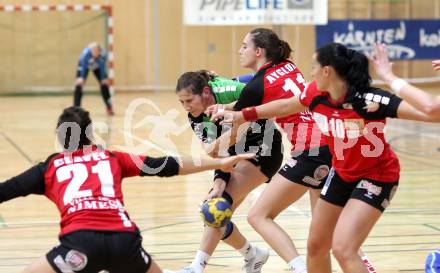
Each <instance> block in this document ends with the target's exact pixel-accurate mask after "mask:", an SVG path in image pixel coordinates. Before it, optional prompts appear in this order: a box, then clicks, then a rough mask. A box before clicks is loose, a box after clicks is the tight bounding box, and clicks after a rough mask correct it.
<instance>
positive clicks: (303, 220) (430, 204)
mask: <svg viewBox="0 0 440 273" xmlns="http://www.w3.org/2000/svg"><path fill="white" fill-rule="evenodd" d="M71 101H72V98H71V97H70V96H65V97H1V98H0V109H1V115H0V162H1V167H0V181H3V180H5V179H7V178H9V177H11V176H13V175H15V174H18V173H19V172H21V171H23V170H25V169H27V168H29V167H30V166H31V165H32V164H33V163H35V162H38V161H40V160H44V159H45V158H46V157H47V156H48V155H50V154H51V153H53V152H54V150H55V134H54V128H55V124H56V119H57V117H58V115H59V114H60V111H61V109H63V108H64V107H66V106H69V105H70V104H71ZM129 105H130V107H128V106H129ZM83 106H84V107H85V108H87V109H88V110H90V112H91V113H92V118H93V120H94V122H96V127H97V128H96V129H95V133H96V134H97V136H98V137H97V142H99V143H102V144H105V145H107V147H109V148H110V149H120V150H124V151H130V152H138V153H147V154H150V155H160V154H163V152H170V153H178V154H181V155H182V154H185V155H191V154H192V155H194V156H198V155H200V154H201V153H202V150H201V148H200V146H199V145H198V144H197V142H196V141H194V138H193V135H192V132H191V130H190V128H189V126H188V122H187V120H186V116H185V115H184V114H183V113H182V108H181V107H180V105H179V103H178V102H177V99H176V97H175V96H174V94H173V93H171V92H169V93H167V92H165V93H154V92H144V93H132V94H118V95H117V96H116V100H115V111H116V116H114V117H112V118H108V117H107V116H106V115H105V111H104V110H105V109H104V105H103V103H102V101H101V98H100V97H99V96H87V95H86V96H85V97H84V98H83ZM127 109H134V110H133V111H132V112H130V111H127V112H126V110H127ZM387 130H388V131H387V136H388V139H389V140H390V143H391V145H392V146H393V147H394V148H395V150H396V151H397V153H398V155H399V158H400V160H401V166H402V173H401V183H400V187H399V190H398V192H397V195H396V197H395V198H394V200H393V202H392V205H391V206H390V208H389V209H388V210H387V211H386V213H385V214H384V216H383V217H382V218H381V219H380V221H379V222H378V223H377V225H376V227H375V228H374V230H373V231H372V233H371V235H370V237H369V238H368V240H367V241H366V242H365V245H364V246H363V249H364V251H365V252H366V253H367V254H368V256H369V257H370V259H371V260H372V262H373V264H374V265H375V267H376V269H377V272H423V271H424V262H425V257H426V255H427V253H428V252H429V251H431V250H434V249H439V248H440V201H439V200H440V141H439V136H440V125H438V124H434V125H433V124H422V123H417V122H406V121H397V120H393V121H390V122H389V126H388V128H387ZM210 184H211V173H210V172H205V173H200V174H194V175H189V176H184V177H173V178H167V179H160V178H154V177H153V178H131V179H127V180H125V183H124V186H123V190H124V194H125V204H126V208H127V210H128V212H129V213H130V215H131V217H132V218H133V219H134V220H135V222H136V223H137V224H138V226H139V227H140V229H141V230H142V235H143V237H144V242H143V244H144V247H145V249H146V250H147V251H148V252H149V253H150V254H151V255H152V256H153V258H154V259H155V260H156V261H157V262H158V263H159V264H160V266H161V267H162V268H169V269H177V268H180V267H182V266H184V265H187V264H188V263H189V262H190V261H191V260H192V258H193V256H194V254H195V252H196V250H197V249H198V243H199V239H200V237H201V231H202V229H203V226H202V223H201V220H200V217H199V215H198V212H197V207H198V204H199V202H200V201H201V200H202V198H203V197H204V195H205V193H206V191H207V190H208V189H209V187H210ZM263 187H264V186H261V187H260V188H258V189H256V190H255V191H254V192H252V193H251V194H250V195H249V196H248V198H247V199H246V200H245V201H244V203H243V204H242V206H241V207H240V208H239V209H238V211H237V213H236V215H235V216H234V221H235V223H237V225H238V226H239V227H240V229H241V230H242V232H243V233H244V234H245V235H246V236H248V238H249V239H250V240H251V241H252V242H253V243H255V244H257V245H260V246H266V244H265V242H264V241H263V240H262V239H261V238H260V237H259V236H258V234H257V233H256V232H255V231H253V230H252V228H251V227H250V226H249V225H248V224H247V222H246V212H247V211H248V209H249V208H250V206H251V205H252V204H253V202H254V201H255V200H256V199H257V198H258V195H259V193H260V192H261V191H262V189H263ZM58 220H59V218H58V212H57V210H56V208H55V206H54V205H53V204H52V203H50V202H48V200H46V199H45V197H41V196H31V197H26V198H18V199H15V200H13V201H10V202H7V203H4V204H1V205H0V272H1V273H14V272H21V270H22V269H23V268H24V267H25V266H26V265H27V264H29V263H31V262H32V261H33V260H35V259H36V258H37V257H40V256H42V255H44V254H45V253H46V252H47V251H48V250H49V249H51V248H52V247H53V246H54V245H56V244H57V233H58V231H59V226H58ZM278 222H279V223H280V224H281V225H282V226H283V227H284V228H285V229H286V230H287V231H288V233H289V234H290V236H291V237H292V239H293V240H294V242H295V243H296V245H297V247H298V249H299V251H300V252H301V253H302V254H305V246H306V240H307V230H308V226H309V223H310V209H309V204H308V198H307V197H304V198H303V199H301V200H300V201H299V202H297V203H296V204H294V205H292V206H291V207H290V208H289V209H288V210H286V211H285V212H283V213H282V214H281V215H280V216H279V217H278ZM242 262H243V261H242V258H241V257H240V255H239V254H238V253H237V252H236V251H234V250H232V249H231V248H229V247H228V246H226V245H224V244H222V243H221V244H220V245H219V247H218V248H217V251H216V252H215V254H214V257H213V258H212V259H211V262H210V264H209V266H208V267H207V269H206V271H205V272H207V273H220V272H230V273H235V272H241V267H242ZM334 271H335V272H341V271H340V269H339V268H338V267H337V266H336V262H335V263H334ZM263 272H266V273H276V272H288V269H287V266H286V264H285V263H284V261H282V260H281V259H280V258H279V257H278V256H277V255H276V254H275V253H274V252H272V253H271V257H270V259H269V261H268V263H267V264H266V265H265V266H264V268H263Z"/></svg>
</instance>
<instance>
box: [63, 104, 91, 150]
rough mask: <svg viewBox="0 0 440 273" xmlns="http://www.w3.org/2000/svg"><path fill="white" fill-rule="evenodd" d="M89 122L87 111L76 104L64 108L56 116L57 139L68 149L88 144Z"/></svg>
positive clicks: (89, 141)
mask: <svg viewBox="0 0 440 273" xmlns="http://www.w3.org/2000/svg"><path fill="white" fill-rule="evenodd" d="M91 124H92V120H91V119H90V114H89V112H88V111H86V110H84V109H83V108H81V107H77V106H71V107H68V108H65V109H64V110H63V112H62V113H61V115H60V116H59V118H58V123H57V137H58V141H59V142H60V144H61V145H63V147H64V149H66V150H69V151H74V150H77V149H78V148H81V147H83V146H85V145H90V144H91V140H90V139H89V137H88V136H91V134H92V126H91Z"/></svg>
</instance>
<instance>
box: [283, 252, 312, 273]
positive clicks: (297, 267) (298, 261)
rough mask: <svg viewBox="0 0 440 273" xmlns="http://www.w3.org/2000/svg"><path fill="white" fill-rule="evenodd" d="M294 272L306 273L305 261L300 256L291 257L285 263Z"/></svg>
mask: <svg viewBox="0 0 440 273" xmlns="http://www.w3.org/2000/svg"><path fill="white" fill-rule="evenodd" d="M287 264H288V265H289V267H290V269H292V271H293V272H294V273H307V267H306V263H305V261H304V258H303V257H302V256H298V257H295V258H293V259H292V260H291V261H290V262H288V263H287Z"/></svg>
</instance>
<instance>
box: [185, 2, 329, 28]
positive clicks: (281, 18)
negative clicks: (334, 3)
mask: <svg viewBox="0 0 440 273" xmlns="http://www.w3.org/2000/svg"><path fill="white" fill-rule="evenodd" d="M327 1H328V0H183V13H184V14H183V22H184V24H186V25H257V24H272V25H273V24H275V25H276V24H314V25H320V24H326V23H327V13H328V3H327Z"/></svg>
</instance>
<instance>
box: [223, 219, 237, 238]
mask: <svg viewBox="0 0 440 273" xmlns="http://www.w3.org/2000/svg"><path fill="white" fill-rule="evenodd" d="M232 231H234V223H232V222H229V223H228V224H227V225H226V229H225V233H224V234H223V238H222V240H226V239H227V238H228V237H229V236H231V234H232Z"/></svg>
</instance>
